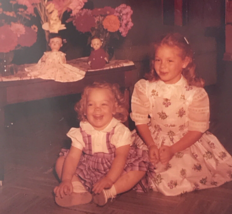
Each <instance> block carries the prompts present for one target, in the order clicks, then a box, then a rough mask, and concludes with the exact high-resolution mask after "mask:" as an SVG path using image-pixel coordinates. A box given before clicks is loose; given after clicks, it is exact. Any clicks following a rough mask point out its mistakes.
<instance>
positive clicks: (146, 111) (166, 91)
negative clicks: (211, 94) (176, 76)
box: [130, 76, 209, 132]
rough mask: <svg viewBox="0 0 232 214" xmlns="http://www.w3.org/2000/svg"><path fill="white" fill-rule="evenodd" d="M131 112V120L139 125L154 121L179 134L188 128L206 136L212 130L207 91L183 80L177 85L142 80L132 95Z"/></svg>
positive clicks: (153, 122) (182, 78)
mask: <svg viewBox="0 0 232 214" xmlns="http://www.w3.org/2000/svg"><path fill="white" fill-rule="evenodd" d="M131 109H132V113H131V115H130V116H131V118H132V120H133V121H134V122H135V124H136V125H139V124H148V123H149V122H150V121H151V123H152V124H153V125H154V124H158V125H160V126H163V127H164V128H163V130H165V127H168V128H169V129H170V127H173V129H176V131H179V130H180V129H181V127H183V126H185V127H186V126H187V127H186V128H187V130H191V131H200V132H205V131H206V130H207V129H208V128H209V99H208V95H207V93H206V91H205V90H204V88H201V87H195V86H189V85H188V83H187V81H186V79H185V78H184V77H183V76H182V77H181V79H180V80H179V81H178V82H177V83H175V84H166V83H164V82H163V81H161V80H158V81H154V82H150V81H147V80H144V79H141V80H139V81H138V82H137V83H136V84H135V87H134V91H133V94H132V101H131ZM154 126H155V125H154ZM177 129H178V130H177ZM185 131H186V129H185Z"/></svg>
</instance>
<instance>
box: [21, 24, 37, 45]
mask: <svg viewBox="0 0 232 214" xmlns="http://www.w3.org/2000/svg"><path fill="white" fill-rule="evenodd" d="M36 40H37V34H36V32H35V31H34V30H32V29H31V28H30V27H26V26H25V34H22V35H20V37H19V38H18V44H19V45H20V46H22V47H25V46H26V47H30V46H32V45H33V44H34V43H35V42H36Z"/></svg>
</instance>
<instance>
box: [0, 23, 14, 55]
mask: <svg viewBox="0 0 232 214" xmlns="http://www.w3.org/2000/svg"><path fill="white" fill-rule="evenodd" d="M17 40H18V37H17V35H16V34H15V33H14V32H13V31H12V30H11V27H10V25H3V26H2V27H0V52H3V53H7V52H9V51H12V50H14V49H15V47H16V46H17Z"/></svg>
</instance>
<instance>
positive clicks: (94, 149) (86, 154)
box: [61, 118, 150, 192]
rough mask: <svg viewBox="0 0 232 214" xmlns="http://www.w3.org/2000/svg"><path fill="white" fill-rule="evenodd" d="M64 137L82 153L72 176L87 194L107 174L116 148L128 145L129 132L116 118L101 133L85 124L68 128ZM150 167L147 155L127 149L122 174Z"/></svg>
mask: <svg viewBox="0 0 232 214" xmlns="http://www.w3.org/2000/svg"><path fill="white" fill-rule="evenodd" d="M67 136H68V137H69V138H71V140H72V146H74V147H76V148H79V149H80V150H82V156H81V158H80V161H79V164H78V166H77V169H76V173H75V174H76V176H79V178H80V180H81V182H82V184H83V185H84V186H85V187H86V189H87V190H88V191H89V192H91V190H92V188H93V185H94V184H95V183H96V182H97V181H99V180H100V179H101V178H102V177H104V176H105V175H106V174H107V173H108V171H109V170H110V168H111V166H112V162H113V160H114V158H115V151H116V148H118V147H121V146H124V145H128V144H131V132H130V131H129V129H128V128H127V127H125V126H124V125H123V124H122V123H121V122H120V121H118V120H117V119H115V118H113V119H112V121H111V122H110V124H109V125H108V126H107V127H106V128H105V129H104V130H101V131H97V130H95V129H94V128H93V127H92V125H91V124H89V123H88V122H81V123H80V128H71V129H70V131H69V132H68V133H67ZM67 153H68V150H62V153H61V155H64V156H66V155H67ZM149 166H150V163H149V158H148V155H147V153H146V152H145V151H143V150H142V149H138V148H136V147H134V146H133V147H131V148H130V151H129V155H128V157H127V161H126V164H125V167H124V171H123V173H126V172H128V171H138V170H139V171H147V169H148V167H149Z"/></svg>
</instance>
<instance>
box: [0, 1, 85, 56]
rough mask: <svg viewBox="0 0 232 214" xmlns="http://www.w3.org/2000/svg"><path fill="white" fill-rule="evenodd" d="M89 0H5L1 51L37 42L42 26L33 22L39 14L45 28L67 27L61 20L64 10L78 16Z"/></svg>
mask: <svg viewBox="0 0 232 214" xmlns="http://www.w3.org/2000/svg"><path fill="white" fill-rule="evenodd" d="M85 2H87V0H1V3H0V52H2V53H7V52H9V51H13V50H15V49H19V48H22V47H30V46H32V45H33V44H34V43H35V42H36V40H37V30H38V26H36V25H34V24H31V18H32V17H36V14H39V16H40V19H41V24H42V28H43V29H44V30H45V32H48V33H58V31H59V30H63V29H65V25H64V24H62V23H61V20H62V16H63V13H64V12H65V11H70V12H71V16H75V14H76V13H78V12H79V11H80V9H81V8H82V7H83V6H84V4H85ZM47 35H48V34H46V39H48V36H47Z"/></svg>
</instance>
